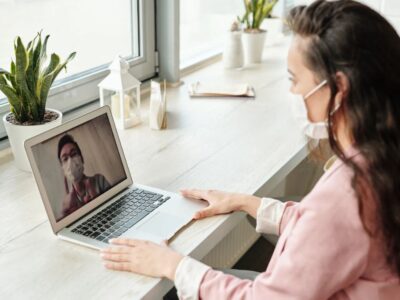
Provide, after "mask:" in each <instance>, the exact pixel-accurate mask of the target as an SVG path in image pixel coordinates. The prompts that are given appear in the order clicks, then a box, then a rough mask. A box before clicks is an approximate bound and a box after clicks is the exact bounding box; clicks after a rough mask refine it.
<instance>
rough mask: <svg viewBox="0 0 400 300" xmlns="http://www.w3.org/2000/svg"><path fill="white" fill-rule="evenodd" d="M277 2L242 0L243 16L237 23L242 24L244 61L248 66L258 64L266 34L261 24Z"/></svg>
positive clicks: (276, 0) (269, 0) (275, 0)
mask: <svg viewBox="0 0 400 300" xmlns="http://www.w3.org/2000/svg"><path fill="white" fill-rule="evenodd" d="M277 2H278V0H244V6H245V9H246V11H245V14H244V16H243V17H242V18H239V21H240V22H241V23H242V24H243V26H244V30H243V49H244V59H245V62H246V63H248V64H251V63H260V62H261V58H262V52H263V49H264V43H265V37H266V34H267V32H266V31H265V30H263V29H261V28H260V27H261V24H262V22H263V21H264V19H265V18H267V17H268V16H269V15H270V13H271V11H272V9H273V8H274V6H275V4H276V3H277Z"/></svg>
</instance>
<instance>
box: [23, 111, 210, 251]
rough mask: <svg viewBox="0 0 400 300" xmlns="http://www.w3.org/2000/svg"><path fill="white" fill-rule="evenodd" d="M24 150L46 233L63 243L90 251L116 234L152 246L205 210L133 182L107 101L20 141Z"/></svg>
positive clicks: (195, 203) (200, 203) (198, 203)
mask: <svg viewBox="0 0 400 300" xmlns="http://www.w3.org/2000/svg"><path fill="white" fill-rule="evenodd" d="M137 143H140V141H137ZM133 147H134V145H133ZM25 149H26V152H27V155H28V159H29V162H30V164H31V168H32V172H33V175H34V177H35V180H36V183H37V186H38V189H39V192H40V195H41V198H42V201H43V204H44V207H45V209H46V213H47V216H48V219H49V221H50V224H51V227H52V229H53V232H54V233H55V234H56V235H57V236H58V237H60V238H61V239H64V240H67V241H70V242H74V243H78V244H81V245H84V246H87V247H90V248H94V249H101V248H104V247H106V246H107V245H108V241H109V240H110V239H112V238H118V237H123V238H134V239H143V240H150V241H154V242H157V243H159V242H161V241H163V240H168V239H170V238H171V237H172V236H173V235H174V234H175V233H176V232H177V231H178V230H179V229H181V228H182V227H183V226H184V225H186V224H188V223H189V222H190V221H191V220H192V217H193V215H194V213H195V212H196V211H197V210H199V209H202V208H204V207H205V203H204V202H203V201H199V200H193V199H186V198H184V197H182V196H181V195H179V194H176V193H172V192H168V191H165V190H161V189H158V188H154V187H149V186H144V185H140V184H137V183H134V182H133V180H132V177H131V173H130V172H129V168H128V164H127V161H126V159H125V156H124V153H123V150H122V147H121V143H120V140H119V138H118V134H117V131H116V128H115V124H114V121H113V118H112V115H111V111H110V109H109V107H108V106H104V107H101V108H99V109H97V110H95V111H93V112H90V113H88V114H86V115H83V116H82V117H79V118H77V119H74V120H72V121H69V122H67V123H64V124H63V125H60V126H58V127H56V128H54V129H52V130H49V131H47V132H44V133H42V134H40V135H37V136H35V137H33V138H31V139H29V140H27V141H26V142H25ZM127 150H129V149H127ZM160 172H162V170H160Z"/></svg>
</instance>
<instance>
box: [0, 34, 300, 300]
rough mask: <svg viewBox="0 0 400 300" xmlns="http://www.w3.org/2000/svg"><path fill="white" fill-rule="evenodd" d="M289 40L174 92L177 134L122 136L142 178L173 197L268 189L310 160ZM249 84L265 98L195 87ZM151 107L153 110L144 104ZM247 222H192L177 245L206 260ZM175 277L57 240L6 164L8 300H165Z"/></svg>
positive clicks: (0, 278)
mask: <svg viewBox="0 0 400 300" xmlns="http://www.w3.org/2000/svg"><path fill="white" fill-rule="evenodd" d="M287 46H288V41H287V40H281V41H280V42H275V43H274V44H268V42H267V47H266V49H265V50H266V51H265V53H264V56H265V57H264V61H263V63H262V64H261V65H258V66H254V67H249V68H246V69H244V70H225V69H223V67H222V62H218V63H215V64H212V65H210V66H208V67H206V68H204V69H201V70H198V71H195V72H194V73H191V74H190V75H188V76H186V77H185V78H183V81H184V82H185V84H184V85H181V86H179V87H177V88H171V89H169V90H168V93H167V96H168V129H167V130H163V131H152V130H150V129H149V127H148V122H147V121H145V122H144V123H143V124H142V125H141V126H140V127H135V128H132V129H129V130H126V131H121V132H120V137H121V140H122V144H123V148H124V151H125V154H126V157H127V160H128V163H129V167H130V169H131V171H132V173H133V178H134V180H135V181H137V182H138V183H141V184H145V185H150V186H155V187H159V188H163V189H167V190H170V191H178V190H179V189H180V188H192V187H196V188H207V189H211V188H212V189H221V190H227V191H238V192H239V191H240V192H244V193H249V194H255V193H257V192H258V193H260V190H262V191H263V192H264V193H265V192H267V193H268V191H271V189H272V188H273V187H274V186H275V184H277V183H278V182H279V181H280V180H282V179H283V178H284V176H286V175H287V173H288V172H290V170H292V169H293V168H294V167H295V166H296V165H297V164H298V163H299V162H300V161H301V160H302V159H304V158H305V156H306V155H307V147H306V141H305V139H304V137H303V136H302V135H301V133H300V131H299V130H298V129H297V127H296V123H295V120H294V119H293V117H292V115H291V110H290V109H291V108H290V98H289V97H288V87H289V84H288V80H287V71H286V54H287ZM197 80H200V81H211V82H228V83H229V82H232V83H238V82H248V83H250V84H252V85H253V86H254V87H255V90H256V94H257V97H256V99H255V100H243V99H232V100H230V99H190V98H189V97H188V93H187V84H190V83H192V82H195V81H197ZM144 106H146V105H144ZM241 218H243V214H240V213H236V214H232V215H228V216H217V217H212V218H208V219H205V220H201V221H197V222H194V223H192V224H191V225H190V226H189V227H188V228H186V229H185V230H184V231H182V232H181V233H180V234H179V235H178V236H177V237H176V239H175V240H174V241H173V242H172V245H171V246H172V247H173V248H175V249H177V250H178V251H180V252H181V253H184V254H190V255H191V256H192V257H195V258H198V259H201V258H202V257H204V256H205V255H206V254H207V253H208V252H209V251H210V250H211V249H212V248H213V247H215V245H216V244H217V243H218V242H219V241H220V240H221V239H222V238H223V236H224V235H225V234H226V233H227V232H229V231H230V230H232V228H233V227H234V226H235V225H236V224H237V223H238V222H239V221H240V220H241ZM170 287H172V283H171V282H170V281H168V280H165V279H164V280H160V279H156V278H148V277H144V276H139V275H136V274H130V273H121V272H115V271H109V270H106V269H105V268H104V267H103V265H102V262H101V260H100V257H99V255H98V253H97V251H94V250H90V249H87V248H85V247H81V246H78V245H74V244H71V243H68V242H65V241H61V240H59V239H57V238H56V237H55V236H54V235H53V233H52V231H51V228H50V224H49V222H48V221H47V217H46V213H45V210H44V207H43V205H42V202H41V199H40V195H39V192H38V190H37V188H36V184H35V182H34V178H33V176H32V174H30V173H24V172H21V171H19V170H17V169H16V168H15V166H14V165H13V161H12V157H11V155H8V156H7V155H6V156H5V157H3V158H1V159H0V298H1V299H10V298H13V299H58V300H61V299H94V298H96V299H137V298H143V297H144V298H147V299H159V298H161V296H162V295H163V294H164V293H165V292H166V291H167V290H168V289H169V288H170Z"/></svg>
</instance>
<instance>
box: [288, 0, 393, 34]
mask: <svg viewBox="0 0 400 300" xmlns="http://www.w3.org/2000/svg"><path fill="white" fill-rule="evenodd" d="M294 2H295V4H308V3H311V2H312V0H295V1H294ZM360 2H362V3H365V4H367V5H369V6H371V7H372V8H374V9H375V10H377V11H379V12H380V13H381V14H383V15H384V16H385V17H386V18H387V19H388V20H389V22H390V23H392V25H393V26H394V27H395V28H396V30H397V32H398V33H400V1H399V0H360Z"/></svg>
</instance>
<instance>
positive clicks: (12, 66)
mask: <svg viewBox="0 0 400 300" xmlns="http://www.w3.org/2000/svg"><path fill="white" fill-rule="evenodd" d="M10 73H11V74H13V75H15V63H14V61H13V60H11V66H10Z"/></svg>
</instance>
